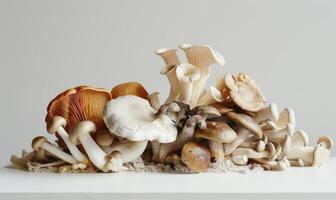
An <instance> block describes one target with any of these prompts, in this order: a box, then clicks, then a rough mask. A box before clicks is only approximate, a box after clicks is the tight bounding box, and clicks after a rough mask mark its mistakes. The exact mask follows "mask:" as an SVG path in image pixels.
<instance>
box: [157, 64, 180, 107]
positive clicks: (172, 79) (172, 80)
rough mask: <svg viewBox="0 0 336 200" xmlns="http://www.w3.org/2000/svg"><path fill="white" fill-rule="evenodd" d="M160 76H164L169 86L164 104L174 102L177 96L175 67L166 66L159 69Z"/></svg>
mask: <svg viewBox="0 0 336 200" xmlns="http://www.w3.org/2000/svg"><path fill="white" fill-rule="evenodd" d="M160 73H161V74H163V75H166V77H167V78H168V81H169V84H170V91H169V96H168V98H167V100H166V103H170V102H172V101H174V100H176V98H177V96H178V94H179V81H178V79H177V76H176V65H167V66H165V67H164V68H162V69H161V72H160Z"/></svg>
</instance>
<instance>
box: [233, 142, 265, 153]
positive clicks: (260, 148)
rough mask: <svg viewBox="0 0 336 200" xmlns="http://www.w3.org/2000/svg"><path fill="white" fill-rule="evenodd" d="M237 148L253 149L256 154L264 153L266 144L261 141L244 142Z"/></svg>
mask: <svg viewBox="0 0 336 200" xmlns="http://www.w3.org/2000/svg"><path fill="white" fill-rule="evenodd" d="M239 147H243V148H251V149H255V150H256V151H258V152H261V151H264V150H265V147H266V143H265V142H264V141H262V140H259V141H256V142H244V143H242V144H241V145H239Z"/></svg>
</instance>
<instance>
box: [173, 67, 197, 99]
mask: <svg viewBox="0 0 336 200" xmlns="http://www.w3.org/2000/svg"><path fill="white" fill-rule="evenodd" d="M176 76H177V79H178V80H179V85H180V89H179V100H180V101H182V102H185V103H187V104H189V103H190V100H191V97H192V92H193V85H194V83H195V81H197V80H198V79H199V78H200V76H201V73H200V70H199V69H198V68H197V67H195V66H194V65H191V64H188V63H183V64H181V65H179V66H177V68H176Z"/></svg>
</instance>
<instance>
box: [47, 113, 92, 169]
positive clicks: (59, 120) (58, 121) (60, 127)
mask: <svg viewBox="0 0 336 200" xmlns="http://www.w3.org/2000/svg"><path fill="white" fill-rule="evenodd" d="M65 126H66V120H65V119H64V118H63V117H60V116H55V117H53V118H52V121H51V124H50V125H48V127H47V130H48V132H49V133H51V134H55V133H58V135H60V136H61V138H62V140H63V141H64V143H65V144H66V146H67V147H68V149H69V151H70V153H71V154H72V155H73V157H75V159H76V160H78V161H79V162H81V163H84V164H88V163H89V161H88V159H87V158H86V156H85V155H84V154H83V153H82V152H81V151H80V150H79V149H78V148H77V146H76V145H74V144H73V143H72V142H71V141H70V139H69V135H68V133H67V132H66V131H65V129H64V127H65Z"/></svg>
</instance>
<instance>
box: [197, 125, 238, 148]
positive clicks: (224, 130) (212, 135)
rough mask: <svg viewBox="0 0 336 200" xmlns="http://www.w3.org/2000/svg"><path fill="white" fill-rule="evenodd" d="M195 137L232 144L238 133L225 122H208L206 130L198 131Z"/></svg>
mask: <svg viewBox="0 0 336 200" xmlns="http://www.w3.org/2000/svg"><path fill="white" fill-rule="evenodd" d="M195 137H196V138H204V139H208V140H215V141H217V142H220V143H231V142H233V141H234V140H235V139H236V138H237V133H236V132H235V131H234V130H233V129H232V128H231V127H230V126H228V125H227V124H225V123H223V122H207V126H206V129H204V130H202V129H198V130H197V131H196V133H195Z"/></svg>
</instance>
